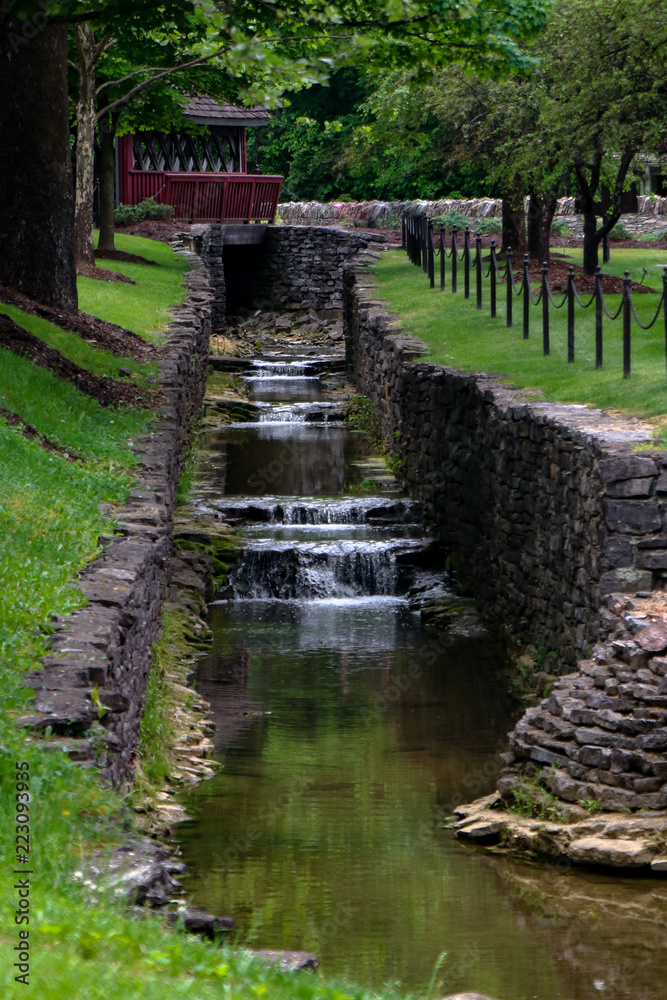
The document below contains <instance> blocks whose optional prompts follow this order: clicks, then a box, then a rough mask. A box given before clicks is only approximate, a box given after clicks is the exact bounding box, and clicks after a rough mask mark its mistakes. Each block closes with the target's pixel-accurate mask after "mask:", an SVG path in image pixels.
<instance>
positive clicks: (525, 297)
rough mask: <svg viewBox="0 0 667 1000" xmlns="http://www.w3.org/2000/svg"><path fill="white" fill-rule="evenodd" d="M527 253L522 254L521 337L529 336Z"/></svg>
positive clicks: (526, 338)
mask: <svg viewBox="0 0 667 1000" xmlns="http://www.w3.org/2000/svg"><path fill="white" fill-rule="evenodd" d="M528 260H529V258H528V254H527V253H525V254H524V255H523V339H524V340H528V337H529V336H530V265H529V263H528Z"/></svg>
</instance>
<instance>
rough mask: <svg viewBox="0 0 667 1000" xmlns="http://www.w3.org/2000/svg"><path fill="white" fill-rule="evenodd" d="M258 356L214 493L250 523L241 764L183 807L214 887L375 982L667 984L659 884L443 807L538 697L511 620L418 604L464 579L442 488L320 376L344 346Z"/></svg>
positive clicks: (469, 783)
mask: <svg viewBox="0 0 667 1000" xmlns="http://www.w3.org/2000/svg"><path fill="white" fill-rule="evenodd" d="M259 360H261V363H257V364H252V363H248V366H247V369H246V371H245V375H246V376H247V378H248V381H247V383H246V384H247V385H248V386H249V388H250V395H251V397H252V398H253V399H254V400H255V402H257V403H259V420H258V421H257V422H256V423H250V424H234V425H227V426H226V427H221V428H218V429H215V430H210V431H207V432H205V433H204V434H203V436H202V448H201V459H202V462H201V472H200V475H199V481H198V497H197V499H196V501H195V512H196V509H197V508H198V509H199V510H201V511H202V512H206V513H208V514H210V515H217V516H222V517H224V518H226V519H227V520H228V521H229V522H230V523H232V524H234V525H235V526H236V528H237V530H239V531H240V532H241V533H242V534H243V535H245V543H244V546H243V550H242V552H241V554H240V557H239V559H238V561H237V563H236V564H235V565H233V566H232V567H231V573H230V583H231V586H230V588H229V589H228V590H227V591H225V592H224V594H222V595H220V597H219V599H218V601H217V602H215V603H214V604H213V605H212V606H211V607H210V612H209V621H210V624H211V628H212V630H213V636H214V638H213V646H212V649H211V652H210V654H209V655H208V656H207V657H206V658H205V659H203V660H202V661H201V663H200V664H199V666H198V669H197V687H198V690H199V691H200V692H201V694H202V695H203V696H204V697H205V698H206V699H207V701H208V702H209V704H210V705H211V712H212V716H213V718H214V720H215V723H216V735H215V740H216V750H217V755H218V758H219V760H220V761H221V762H222V763H223V764H224V766H223V767H222V769H221V770H220V771H219V773H218V774H217V775H216V777H215V778H212V779H210V780H209V781H207V782H206V783H205V785H204V786H202V787H201V788H200V789H196V790H194V791H193V792H191V793H190V795H189V796H188V798H187V800H186V806H187V809H188V812H189V813H190V814H191V815H192V816H193V817H196V819H194V820H193V821H192V822H191V823H185V824H181V825H180V827H179V828H178V838H179V841H180V843H181V847H182V850H183V854H184V860H185V861H186V863H187V865H188V869H189V872H188V874H187V876H186V882H187V890H188V893H189V895H190V898H191V899H192V901H193V903H194V904H195V905H197V906H199V907H201V908H202V909H205V910H207V911H208V912H210V913H218V914H223V913H224V914H229V915H231V916H233V917H234V918H235V919H236V921H237V926H238V928H239V932H240V934H241V940H242V941H243V940H245V939H246V937H247V935H249V934H250V933H251V932H253V931H254V932H255V935H256V938H255V940H256V943H257V945H259V946H261V947H263V948H288V949H306V950H309V951H313V952H315V953H316V954H317V955H318V956H319V957H320V959H321V960H322V966H323V969H324V971H325V973H326V974H333V975H342V976H346V977H347V978H349V979H351V980H353V981H356V982H360V983H361V984H363V985H364V986H368V987H370V988H371V989H372V990H373V991H378V990H383V989H384V987H385V984H387V983H390V982H395V981H400V982H401V984H402V986H403V987H404V988H405V989H406V990H410V991H412V992H415V993H418V994H419V995H423V994H424V993H425V991H426V986H427V983H428V981H429V978H430V976H431V971H432V969H433V968H434V966H435V965H436V963H437V962H439V963H440V971H439V973H438V977H437V984H432V992H431V995H432V996H445V995H449V994H459V993H461V994H468V995H470V994H471V992H473V993H475V995H477V994H483V995H488V996H492V997H497V998H498V1000H526V998H528V997H531V998H532V997H537V998H539V1000H590V997H591V996H593V995H598V994H599V993H601V995H602V996H604V995H606V994H605V992H604V991H605V990H607V986H608V987H609V990H608V992H609V996H613V997H614V998H618V1000H663V994H664V990H663V987H662V983H661V979H662V977H661V976H660V975H659V974H658V975H657V976H656V975H655V973H651V971H650V970H651V969H653V970H655V969H656V968H661V967H662V965H664V962H665V960H667V949H666V948H665V946H664V913H665V912H667V910H665V909H664V907H665V899H667V897H665V894H664V893H662V894H661V891H660V889H659V883H656V882H655V881H653V882H652V883H651V884H650V892H649V891H648V890H647V891H646V892H644V894H643V895H642V890H641V888H639V889H638V888H637V883H630V882H629V883H627V884H626V885H623V883H622V880H620V879H619V876H618V875H616V876H614V881H613V889H612V888H610V880H608V879H606V880H605V878H604V877H602V876H596V880H595V881H594V880H591V879H589V880H586V879H578V878H576V877H574V876H573V875H572V873H569V874H568V877H563V872H562V871H561V870H560V869H559V870H556V867H557V866H554V870H553V871H551V872H547V873H545V872H544V871H543V869H539V868H538V869H535V868H530V867H528V866H525V865H522V864H520V863H518V862H516V861H512V860H510V859H504V860H501V859H498V858H493V859H491V858H487V857H484V856H481V855H480V854H478V853H476V852H475V851H473V850H469V849H467V848H465V847H463V846H462V845H460V844H459V843H457V842H456V841H455V839H454V837H453V835H452V833H451V831H449V830H445V829H443V828H442V826H443V824H442V817H443V815H444V816H448V815H449V816H451V813H452V809H453V807H454V806H455V805H456V804H458V803H460V802H462V801H464V800H470V799H472V798H475V797H476V796H479V795H481V794H485V793H486V792H490V791H491V790H492V789H493V788H494V786H495V783H496V778H497V775H498V773H499V770H500V765H499V759H498V752H499V750H500V749H502V748H503V746H504V741H505V739H506V733H507V732H508V730H509V729H511V727H512V725H513V722H514V720H515V718H516V717H517V715H518V714H520V711H521V710H520V709H519V708H518V707H517V706H516V704H514V703H513V702H511V700H510V699H509V697H508V694H507V690H506V679H505V678H504V677H503V675H502V672H501V670H500V666H501V661H500V659H499V657H498V654H497V651H496V650H495V647H494V646H493V644H492V643H490V641H489V639H488V637H486V638H485V637H481V636H475V634H474V632H470V633H469V637H468V638H465V639H459V640H455V639H452V637H451V634H450V633H447V632H445V633H439V632H437V631H436V630H434V629H428V628H424V627H422V624H421V620H420V617H419V615H418V614H416V613H415V611H414V610H413V609H414V607H415V606H418V607H423V606H424V605H425V603H426V602H427V601H428V600H430V599H432V600H435V601H436V602H437V601H438V600H440V599H441V598H442V596H443V591H444V592H445V593H446V581H445V579H444V575H443V572H442V570H438V569H437V567H436V568H431V569H429V568H428V565H427V562H428V560H425V559H424V556H425V549H426V547H427V545H428V538H427V536H426V534H425V532H424V530H423V527H422V525H421V509H420V505H419V503H417V502H416V501H414V500H411V499H409V498H407V497H405V496H403V495H402V494H401V493H400V491H399V490H397V488H396V484H395V483H393V482H391V479H390V478H389V479H387V478H386V477H385V480H383V479H382V476H381V475H379V474H378V473H377V471H373V472H370V471H369V470H370V469H374V470H377V468H378V463H377V462H375V463H374V464H373V461H372V460H371V458H370V456H369V445H368V442H367V441H366V439H365V438H364V436H363V435H362V434H360V433H359V432H358V431H355V430H354V429H352V428H350V427H349V426H347V425H346V424H345V423H344V422H343V420H342V417H343V415H344V408H345V407H344V399H342V400H341V398H340V397H341V393H340V391H339V392H337V393H334V394H332V393H331V392H330V391H329V388H328V387H327V385H324V384H323V383H322V381H320V379H319V375H320V373H321V374H324V373H326V372H328V371H330V370H333V369H335V368H337V370H341V366H342V359H341V358H336V357H324V358H319V359H317V358H313V357H312V356H308V357H304V358H301V359H299V358H297V357H294V356H292V357H287V358H285V357H281V358H276V359H271V358H266V359H259ZM249 369H251V370H249ZM334 395H335V396H338V397H339V398H333V397H334ZM371 478H372V479H373V483H374V485H373V486H372V489H371V492H368V489H369V480H370V479H371ZM413 602H414V603H413ZM619 886H620V888H619ZM638 893H639V895H640V899H639V905H638V901H637V899H636V897H637V894H638ZM649 897H650V900H651V902H650V905H649V904H648V903H646V904H645V900H646V901H647V900H648V899H649ZM663 897H664V898H663ZM660 907H663V909H662V910H660ZM649 910H650V913H651V914H653V913H654V911H655V912H656V913H658V918H657V922H656V919H654V916H650V919H649V917H648V916H647V914H649ZM599 914H602V915H603V917H604V919H600V917H599ZM661 914H662V916H661ZM661 921H662V922H661ZM660 935H662V936H660ZM254 943H255V942H253V944H254ZM443 952H444V953H446V959H444V960H443V959H442V953H443ZM439 956H440V958H439ZM436 990H437V992H436ZM343 992H344V993H345V995H346V996H347V995H348V991H346V990H344V991H343ZM341 995H342V993H341ZM355 995H356V993H355Z"/></svg>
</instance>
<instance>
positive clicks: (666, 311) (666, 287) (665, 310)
mask: <svg viewBox="0 0 667 1000" xmlns="http://www.w3.org/2000/svg"><path fill="white" fill-rule="evenodd" d="M662 314H663V316H664V318H665V359H666V360H667V267H663V270H662Z"/></svg>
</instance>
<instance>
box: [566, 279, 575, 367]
mask: <svg viewBox="0 0 667 1000" xmlns="http://www.w3.org/2000/svg"><path fill="white" fill-rule="evenodd" d="M567 360H568V361H569V362H572V361H574V268H573V267H572V265H570V269H569V271H568V272H567Z"/></svg>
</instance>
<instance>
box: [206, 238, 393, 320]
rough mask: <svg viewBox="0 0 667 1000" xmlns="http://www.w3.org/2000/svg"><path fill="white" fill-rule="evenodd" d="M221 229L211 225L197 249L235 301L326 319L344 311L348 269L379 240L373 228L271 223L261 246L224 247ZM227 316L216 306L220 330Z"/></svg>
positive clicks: (249, 305)
mask: <svg viewBox="0 0 667 1000" xmlns="http://www.w3.org/2000/svg"><path fill="white" fill-rule="evenodd" d="M220 228H221V227H220V226H219V225H213V226H210V227H209V228H208V230H207V232H208V233H209V234H210V235H209V236H208V237H207V238H208V243H207V244H206V245H204V244H203V243H202V242H200V241H198V242H197V249H198V250H199V252H201V253H202V255H203V256H204V257H205V259H206V260H207V261H208V265H209V270H210V272H211V279H212V282H214V285H215V287H220V285H221V284H223V285H224V284H226V286H227V289H228V291H227V296H228V298H229V299H230V300H232V302H236V303H242V304H243V305H244V306H245V307H248V308H249V307H251V306H256V307H258V308H264V309H285V310H289V309H314V310H315V311H317V312H318V313H319V314H320V315H321V316H322V317H323V318H337V317H338V316H340V315H342V308H343V269H344V267H345V265H346V264H348V263H349V262H350V261H351V260H352V259H353V258H354V257H355V256H356V255H357V254H358V253H359V252H360V251H362V250H365V249H366V248H367V247H368V245H369V243H371V242H372V241H373V239H374V236H373V234H372V233H369V232H364V233H361V234H357V233H350V232H346V231H345V230H344V229H337V228H335V227H332V228H325V227H317V226H308V227H304V226H269V227H268V228H267V231H266V238H265V242H264V243H263V244H261V245H256V246H252V245H250V246H225V247H224V248H223V246H222V237H221V234H220ZM221 275H222V278H221ZM233 310H234V306H233V304H231V305H230V311H233ZM221 315H222V316H224V308H223V309H222V311H221V309H220V307H219V306H216V311H215V314H214V324H213V329H214V331H217V330H221V329H223V327H224V324H221V322H220V318H221Z"/></svg>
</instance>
